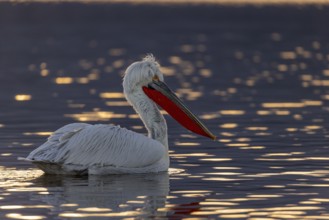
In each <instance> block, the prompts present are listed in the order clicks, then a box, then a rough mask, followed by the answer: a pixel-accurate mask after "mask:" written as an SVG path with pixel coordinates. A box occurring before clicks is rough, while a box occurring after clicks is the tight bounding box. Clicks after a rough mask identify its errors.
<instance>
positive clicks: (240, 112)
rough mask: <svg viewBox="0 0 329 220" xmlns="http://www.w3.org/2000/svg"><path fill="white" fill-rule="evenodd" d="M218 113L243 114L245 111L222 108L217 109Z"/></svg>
mask: <svg viewBox="0 0 329 220" xmlns="http://www.w3.org/2000/svg"><path fill="white" fill-rule="evenodd" d="M219 113H220V114H222V115H244V114H245V111H244V110H222V111H219Z"/></svg>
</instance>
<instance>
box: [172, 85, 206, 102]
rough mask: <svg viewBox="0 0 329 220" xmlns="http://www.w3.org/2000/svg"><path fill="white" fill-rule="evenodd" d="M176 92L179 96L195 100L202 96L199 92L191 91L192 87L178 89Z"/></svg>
mask: <svg viewBox="0 0 329 220" xmlns="http://www.w3.org/2000/svg"><path fill="white" fill-rule="evenodd" d="M176 93H177V95H178V96H179V97H185V98H186V99H187V100H189V101H194V100H197V99H198V98H200V97H201V96H202V93H201V92H198V91H193V90H192V89H189V88H185V89H178V90H177V92H176Z"/></svg>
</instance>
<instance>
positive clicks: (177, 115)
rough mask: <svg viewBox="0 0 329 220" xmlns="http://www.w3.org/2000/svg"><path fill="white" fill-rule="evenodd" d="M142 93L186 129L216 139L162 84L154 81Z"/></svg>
mask: <svg viewBox="0 0 329 220" xmlns="http://www.w3.org/2000/svg"><path fill="white" fill-rule="evenodd" d="M143 91H144V92H145V94H146V95H147V96H148V97H149V98H150V99H152V100H153V101H154V102H155V103H157V104H158V105H159V106H161V107H162V108H163V109H164V110H165V111H166V112H168V114H169V115H170V116H171V117H173V118H174V119H175V120H176V121H177V122H179V123H180V124H181V125H182V126H183V127H185V128H186V129H188V130H190V131H192V132H194V133H196V134H199V135H202V136H205V137H209V138H211V139H213V140H215V139H216V136H215V135H213V134H212V133H211V132H210V131H209V130H208V129H207V128H206V126H205V125H204V124H203V123H202V122H201V121H200V120H199V119H198V118H197V116H195V115H194V114H193V113H192V112H191V111H190V110H189V109H188V108H187V107H186V105H184V104H183V102H182V101H181V100H180V99H179V98H178V97H177V96H176V95H175V93H174V92H172V91H171V90H170V89H169V88H168V86H167V85H166V84H165V83H164V82H161V81H159V80H154V81H153V82H152V83H150V84H149V85H148V87H146V86H144V87H143Z"/></svg>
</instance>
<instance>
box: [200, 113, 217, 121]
mask: <svg viewBox="0 0 329 220" xmlns="http://www.w3.org/2000/svg"><path fill="white" fill-rule="evenodd" d="M200 118H201V119H204V120H211V119H215V118H219V114H218V113H212V114H204V115H201V116H200Z"/></svg>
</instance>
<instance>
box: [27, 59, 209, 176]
mask: <svg viewBox="0 0 329 220" xmlns="http://www.w3.org/2000/svg"><path fill="white" fill-rule="evenodd" d="M162 81H163V75H162V73H161V72H160V70H159V64H158V63H157V62H156V61H155V59H154V57H153V56H147V57H145V58H144V60H142V61H140V62H135V63H133V64H132V65H130V66H129V67H128V68H127V70H126V73H125V76H124V79H123V88H124V94H125V96H126V98H127V100H128V102H129V103H130V104H131V105H132V106H133V107H134V109H135V111H136V112H137V113H138V114H139V115H140V117H141V119H142V121H143V122H144V125H145V126H146V128H147V130H148V137H146V136H144V135H142V134H138V133H135V132H132V131H129V130H127V129H125V128H121V127H120V126H113V125H102V124H97V125H90V124H85V123H73V124H69V125H66V126H64V127H62V128H60V129H58V130H57V131H55V132H54V133H53V134H52V135H51V136H50V137H49V138H48V141H47V142H46V143H44V144H43V145H41V146H40V147H38V148H37V149H35V150H34V151H32V152H31V153H30V154H29V156H28V157H27V158H25V159H24V160H27V161H30V162H32V163H34V164H36V165H37V166H38V167H39V168H40V169H42V170H43V171H44V172H46V173H48V174H78V175H84V174H98V175H105V174H117V173H148V172H161V171H166V170H168V168H169V155H168V136H167V125H166V121H165V119H164V117H163V116H162V114H161V113H160V111H159V109H158V107H157V105H156V104H155V103H154V102H153V101H152V100H153V99H151V98H149V97H148V96H147V95H146V93H145V92H144V91H143V88H144V89H145V88H146V87H148V88H151V85H155V84H154V83H158V84H159V83H162V84H161V85H160V87H161V86H164V88H165V90H163V91H165V93H168V91H169V89H168V88H167V87H166V86H165V84H163V82H162ZM152 83H153V84H152ZM156 86H157V85H155V87H156ZM160 87H159V88H158V89H160V90H161V89H162V88H160ZM151 90H152V91H153V90H155V89H153V88H152V89H151ZM160 90H159V91H160ZM168 94H169V95H168ZM168 94H167V96H168V98H169V99H170V98H173V99H176V98H177V97H176V96H175V95H174V94H173V93H171V91H169V93H168ZM160 96H161V95H160ZM156 101H157V102H159V100H158V99H156ZM158 104H159V103H158ZM179 106H183V104H178V107H179ZM185 111H186V110H185ZM191 114H192V113H188V117H191V118H192V119H193V120H197V119H195V118H193V117H194V115H191ZM198 123H199V124H200V122H198ZM199 124H198V125H197V126H199ZM202 129H205V128H202Z"/></svg>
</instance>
